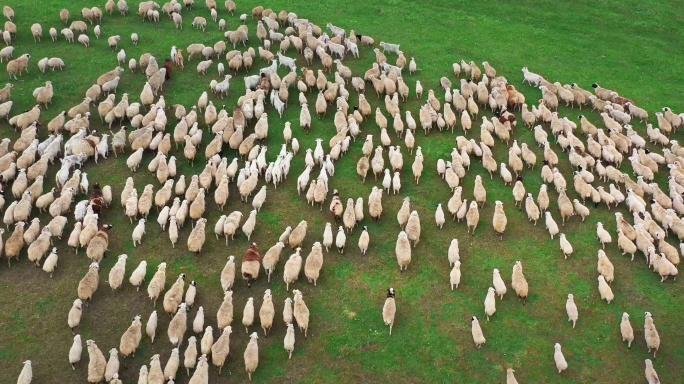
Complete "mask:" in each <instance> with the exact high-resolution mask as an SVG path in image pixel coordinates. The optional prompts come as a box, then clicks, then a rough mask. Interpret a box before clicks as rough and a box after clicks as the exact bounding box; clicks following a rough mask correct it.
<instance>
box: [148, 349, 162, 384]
mask: <svg viewBox="0 0 684 384" xmlns="http://www.w3.org/2000/svg"><path fill="white" fill-rule="evenodd" d="M149 382H152V383H163V382H164V372H162V368H161V362H160V361H159V354H158V353H157V354H154V355H152V358H151V359H150V372H149V374H148V383H149Z"/></svg>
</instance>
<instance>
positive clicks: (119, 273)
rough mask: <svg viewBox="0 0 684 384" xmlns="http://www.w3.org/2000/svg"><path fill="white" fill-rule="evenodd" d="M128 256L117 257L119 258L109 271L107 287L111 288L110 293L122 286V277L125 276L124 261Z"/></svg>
mask: <svg viewBox="0 0 684 384" xmlns="http://www.w3.org/2000/svg"><path fill="white" fill-rule="evenodd" d="M127 258H128V255H126V254H122V255H119V258H118V260H117V262H116V264H114V266H113V267H112V269H111V270H110V271H109V286H110V287H111V288H112V292H113V291H115V290H117V289H118V288H119V287H121V285H122V284H123V279H124V275H125V274H126V259H127Z"/></svg>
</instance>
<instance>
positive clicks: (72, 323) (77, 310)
mask: <svg viewBox="0 0 684 384" xmlns="http://www.w3.org/2000/svg"><path fill="white" fill-rule="evenodd" d="M82 315H83V301H81V299H76V300H74V302H73V304H72V305H71V309H69V316H68V321H67V324H68V325H69V328H71V332H72V333H74V330H75V329H76V328H78V326H79V325H80V324H81V316H82Z"/></svg>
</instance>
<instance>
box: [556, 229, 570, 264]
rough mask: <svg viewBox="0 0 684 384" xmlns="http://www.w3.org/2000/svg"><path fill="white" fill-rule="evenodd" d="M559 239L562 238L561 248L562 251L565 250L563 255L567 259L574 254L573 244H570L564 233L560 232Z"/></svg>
mask: <svg viewBox="0 0 684 384" xmlns="http://www.w3.org/2000/svg"><path fill="white" fill-rule="evenodd" d="M559 240H560V249H561V252H563V257H564V258H565V259H567V258H568V256H570V255H572V252H573V248H572V244H570V242H569V241H568V239H567V238H566V237H565V234H564V233H561V234H560V237H559Z"/></svg>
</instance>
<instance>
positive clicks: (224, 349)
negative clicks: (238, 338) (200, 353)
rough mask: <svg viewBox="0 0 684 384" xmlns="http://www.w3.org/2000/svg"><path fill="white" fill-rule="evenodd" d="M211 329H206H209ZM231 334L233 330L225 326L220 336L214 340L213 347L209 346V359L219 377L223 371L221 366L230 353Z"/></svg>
mask: <svg viewBox="0 0 684 384" xmlns="http://www.w3.org/2000/svg"><path fill="white" fill-rule="evenodd" d="M210 328H211V327H207V329H210ZM231 333H233V328H232V327H231V326H227V327H226V328H224V329H223V332H222V333H221V336H219V338H218V339H217V340H216V342H215V343H213V345H211V359H212V363H213V364H214V366H216V367H218V369H219V375H221V370H222V369H223V364H224V363H225V361H226V357H228V353H229V351H230V334H231Z"/></svg>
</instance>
